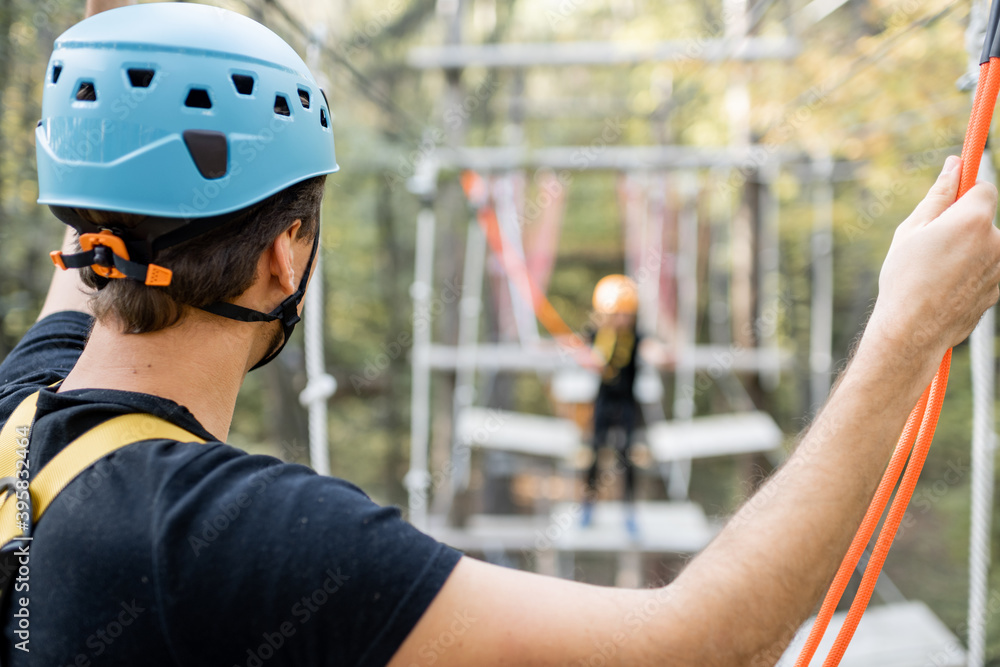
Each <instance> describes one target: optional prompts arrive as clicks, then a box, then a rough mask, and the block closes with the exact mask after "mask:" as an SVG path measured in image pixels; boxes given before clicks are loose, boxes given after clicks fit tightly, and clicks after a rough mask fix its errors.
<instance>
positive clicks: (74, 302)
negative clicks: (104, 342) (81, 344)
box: [38, 0, 135, 319]
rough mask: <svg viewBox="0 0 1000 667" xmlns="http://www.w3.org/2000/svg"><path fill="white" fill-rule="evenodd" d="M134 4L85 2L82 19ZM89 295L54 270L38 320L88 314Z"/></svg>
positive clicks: (74, 274)
mask: <svg viewBox="0 0 1000 667" xmlns="http://www.w3.org/2000/svg"><path fill="white" fill-rule="evenodd" d="M134 4H135V0H87V8H86V10H85V11H84V18H90V17H91V16H93V15H94V14H98V13H100V12H103V11H106V10H108V9H114V8H116V7H124V6H125V5H134ZM75 239H76V232H75V231H73V229H72V228H70V229H67V230H66V234H65V235H64V236H63V244H62V248H61V250H62V251H63V252H64V253H66V254H67V255H69V254H72V253H75V252H76V251H77V248H76V245H75V243H74V241H75ZM89 294H90V289H89V288H88V287H86V286H85V285H84V284H83V281H81V280H80V272H79V271H61V270H59V269H56V270H55V273H54V274H53V275H52V282H51V283H49V292H48V294H46V296H45V302H44V303H43V304H42V310H41V312H39V313H38V319H42V318H43V317H46V316H48V315H51V314H52V313H58V312H60V311H63V310H76V311H79V312H81V313H87V314H90V306H89V305H88V304H89V299H88V296H89Z"/></svg>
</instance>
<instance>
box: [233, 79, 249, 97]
mask: <svg viewBox="0 0 1000 667" xmlns="http://www.w3.org/2000/svg"><path fill="white" fill-rule="evenodd" d="M233 85H234V86H236V92H237V93H239V94H240V95H252V94H253V77H252V76H247V75H246V74H233Z"/></svg>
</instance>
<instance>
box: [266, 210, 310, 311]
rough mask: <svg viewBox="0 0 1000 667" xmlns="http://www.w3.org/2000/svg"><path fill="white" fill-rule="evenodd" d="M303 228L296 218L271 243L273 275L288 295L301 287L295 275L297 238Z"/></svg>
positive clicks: (271, 268)
mask: <svg viewBox="0 0 1000 667" xmlns="http://www.w3.org/2000/svg"><path fill="white" fill-rule="evenodd" d="M301 228H302V221H301V220H296V221H295V222H293V223H292V224H291V226H289V227H288V229H286V230H285V231H283V232H281V233H280V234H278V237H277V238H275V239H274V241H273V242H272V243H271V248H270V258H271V262H270V270H271V276H272V278H273V279H274V280H276V281H277V283H278V286H279V287H280V288H281V291H282V292H283V293H284V294H285V295H286V296H288V295H291V294H294V293H295V290H297V289H298V287H299V281H298V278H297V276H296V275H295V251H296V250H298V244H297V243H296V240H297V238H298V234H299V230H300V229H301Z"/></svg>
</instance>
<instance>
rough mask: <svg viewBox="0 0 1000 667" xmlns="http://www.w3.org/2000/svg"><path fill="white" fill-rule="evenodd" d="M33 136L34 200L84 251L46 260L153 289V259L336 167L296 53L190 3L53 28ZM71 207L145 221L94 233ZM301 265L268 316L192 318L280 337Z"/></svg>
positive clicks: (238, 312)
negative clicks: (249, 326)
mask: <svg viewBox="0 0 1000 667" xmlns="http://www.w3.org/2000/svg"><path fill="white" fill-rule="evenodd" d="M35 140H36V141H35V143H36V153H37V161H38V202H39V203H41V204H48V205H49V206H50V207H51V209H52V211H53V213H54V214H55V215H56V217H58V218H59V219H60V220H62V221H63V222H65V223H67V224H69V225H71V226H73V227H75V228H76V229H77V231H78V232H80V242H81V248H82V250H83V252H80V253H77V254H75V255H64V254H62V253H59V252H55V253H52V255H53V261H54V262H55V263H56V265H57V266H60V267H61V268H83V267H85V266H91V267H93V268H94V270H95V271H96V272H97V273H98V274H99V275H101V276H104V277H106V278H109V279H110V278H128V279H133V280H138V281H140V282H144V283H146V284H147V285H152V286H163V285H168V284H169V283H170V280H171V272H170V270H169V269H166V268H165V267H160V266H157V265H156V264H154V263H153V261H154V260H155V258H156V254H157V252H158V251H159V250H162V249H163V248H166V247H170V246H172V245H176V244H177V243H181V242H183V241H186V240H189V239H191V238H194V237H196V236H198V235H200V234H202V233H205V232H208V231H210V230H212V229H214V228H216V227H218V226H219V225H221V224H225V223H226V222H229V221H231V220H232V219H233V217H234V215H238V212H239V211H241V210H242V209H246V208H247V207H249V206H251V205H253V204H255V203H258V202H260V201H262V200H264V199H266V198H267V197H269V196H271V195H273V194H275V193H278V192H280V191H281V190H284V189H285V188H287V187H289V186H291V185H293V184H295V183H298V182H301V181H304V180H306V179H308V178H311V177H314V176H319V175H321V174H330V173H332V172H335V171H337V168H338V167H337V161H336V157H335V154H334V142H333V131H332V128H331V118H330V108H329V104H328V102H327V99H326V95H325V94H324V93H323V91H322V90H321V89H320V87H319V85H318V84H317V82H316V79H315V78H313V76H312V74H311V73H310V72H309V69H308V67H306V64H305V63H304V62H303V61H302V59H301V58H300V57H299V56H298V55H297V54H296V53H295V51H294V50H293V49H292V48H291V47H290V46H289V45H288V44H286V43H285V42H284V41H283V40H282V39H281V38H280V37H278V36H277V35H275V34H274V33H273V32H271V31H270V30H268V29H267V28H265V27H264V26H262V25H261V24H259V23H257V22H256V21H253V20H251V19H249V18H247V17H245V16H242V15H240V14H237V13H235V12H231V11H227V10H224V9H219V8H216V7H208V6H204V5H194V4H190V3H179V2H177V3H175V2H158V3H150V4H142V5H133V6H128V7H122V8H118V9H113V10H109V11H106V12H102V13H100V14H97V15H96V16H93V17H91V18H88V19H86V20H84V21H82V22H80V23H78V24H77V25H75V26H74V27H72V28H70V29H69V30H67V31H66V32H65V33H63V34H62V35H61V36H60V37H59V38H58V39H57V40H56V42H55V46H54V49H53V52H52V57H51V58H50V60H49V64H48V68H47V69H46V73H45V85H44V92H43V101H42V119H41V120H40V121H39V123H38V127H37V129H36V130H35ZM76 208H86V209H97V210H103V211H117V212H124V213H130V214H137V215H139V216H145V217H143V218H142V220H141V222H139V224H137V225H136V226H135V227H132V228H129V229H104V228H100V227H97V226H96V225H93V224H91V223H88V222H87V221H85V220H83V219H82V218H81V217H80V216H79V215H77V214H76V213H75V211H74V209H76ZM318 238H319V234H318V233H317V235H316V239H317V241H316V243H318ZM315 252H316V245H315V244H314V247H313V257H314V256H315ZM313 257H311V258H310V260H309V261H310V266H309V267H308V269H307V270H306V272H305V275H304V276H303V278H302V283H301V284H300V286H299V290H298V292H296V294H295V295H293V296H292V297H289V299H288V300H286V302H285V303H283V304H282V305H281V306H279V307H278V308H277V309H275V310H274V311H272V312H271V313H260V312H257V311H253V310H250V309H246V308H242V307H240V306H236V305H234V304H229V303H221V302H220V303H216V304H211V305H209V306H205V307H204V308H203V309H204V310H208V311H209V312H213V313H215V314H217V315H220V316H223V317H227V318H230V319H237V320H241V321H261V320H280V321H281V322H282V325H283V327H284V329H285V340H286V341H287V339H288V336H289V335H290V333H291V328H292V327H293V326H294V324H295V323H296V322H297V321H298V314H297V309H298V303H299V301H300V300H301V298H302V295H303V293H304V289H305V284H306V281H307V279H308V276H309V273H310V270H311V265H312V261H313ZM275 354H276V353H275ZM273 356H274V355H270V356H269V357H268V358H267V359H265V360H263V361H262V362H261V363H262V364H263V363H266V362H267V361H269V360H270V359H271V358H273Z"/></svg>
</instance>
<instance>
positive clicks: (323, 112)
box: [319, 107, 330, 127]
mask: <svg viewBox="0 0 1000 667" xmlns="http://www.w3.org/2000/svg"><path fill="white" fill-rule="evenodd" d="M319 124H320V125H322V126H323V127H330V123H329V122H327V120H326V109H324V108H323V107H320V108H319Z"/></svg>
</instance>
